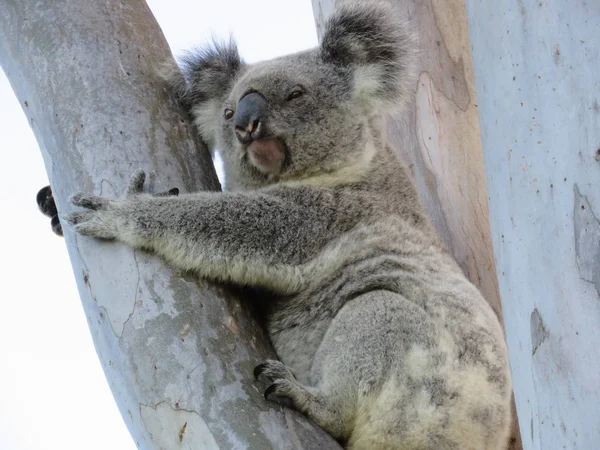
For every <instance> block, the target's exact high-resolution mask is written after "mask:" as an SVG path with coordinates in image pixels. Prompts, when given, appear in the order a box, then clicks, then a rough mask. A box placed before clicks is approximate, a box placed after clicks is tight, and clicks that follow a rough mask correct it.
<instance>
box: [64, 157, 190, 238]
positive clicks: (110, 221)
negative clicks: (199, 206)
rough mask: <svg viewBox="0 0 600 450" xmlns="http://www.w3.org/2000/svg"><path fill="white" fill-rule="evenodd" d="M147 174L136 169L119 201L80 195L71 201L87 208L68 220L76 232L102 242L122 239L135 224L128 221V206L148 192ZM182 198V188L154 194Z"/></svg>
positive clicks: (68, 217) (69, 216)
mask: <svg viewBox="0 0 600 450" xmlns="http://www.w3.org/2000/svg"><path fill="white" fill-rule="evenodd" d="M145 180H146V174H145V172H144V171H143V170H140V169H138V170H136V171H135V172H134V173H133V175H132V176H131V180H130V182H129V185H128V186H127V191H126V193H125V195H124V196H123V197H122V198H121V199H119V200H109V199H105V198H102V197H99V196H97V195H92V194H85V193H79V194H77V195H75V196H73V197H72V198H71V203H73V204H74V205H75V206H80V207H82V208H86V211H78V212H75V213H72V214H69V215H68V216H66V217H65V220H66V221H67V222H69V223H71V224H72V225H73V228H74V229H75V231H76V232H77V233H79V234H82V235H84V236H91V237H95V238H98V239H105V240H112V239H118V238H119V236H120V235H122V233H124V232H126V227H127V226H128V225H131V223H130V219H129V218H128V216H127V214H128V210H129V209H128V208H127V205H128V204H129V205H131V203H129V200H131V198H132V197H135V196H137V195H139V194H142V193H143V192H144V182H145ZM174 195H179V189H177V188H173V189H170V190H168V191H166V192H160V193H157V194H154V196H156V197H166V196H174Z"/></svg>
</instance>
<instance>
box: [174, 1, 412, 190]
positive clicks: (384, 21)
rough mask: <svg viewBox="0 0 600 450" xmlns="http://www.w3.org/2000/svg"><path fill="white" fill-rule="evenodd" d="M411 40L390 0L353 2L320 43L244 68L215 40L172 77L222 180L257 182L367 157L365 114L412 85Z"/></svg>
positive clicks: (330, 169)
mask: <svg viewBox="0 0 600 450" xmlns="http://www.w3.org/2000/svg"><path fill="white" fill-rule="evenodd" d="M413 47H414V46H413V39H412V35H411V33H410V32H409V31H408V30H407V28H406V25H405V24H404V23H403V22H401V21H398V20H397V19H396V20H394V13H393V10H392V9H391V8H390V7H389V6H386V5H382V4H379V3H377V2H365V3H357V4H355V5H353V6H350V7H346V8H344V9H340V10H339V11H338V13H336V14H335V15H334V16H333V17H332V18H331V19H330V21H329V22H328V24H327V26H326V31H325V33H324V36H323V41H322V44H321V46H320V47H319V48H316V49H313V50H310V51H306V52H301V53H297V54H294V55H289V56H284V57H281V58H277V59H274V60H271V61H266V62H262V63H258V64H254V65H246V64H244V63H243V62H242V61H241V60H240V57H239V55H238V53H237V50H236V48H235V46H234V45H232V44H229V45H227V46H219V45H215V46H214V47H211V48H209V49H204V50H202V51H201V52H199V53H195V54H190V55H188V56H187V58H186V59H185V60H184V61H183V69H184V73H185V74H186V80H185V81H180V82H179V83H177V82H176V83H174V84H175V88H176V90H177V91H178V93H179V94H180V97H181V98H182V100H183V101H184V103H185V104H186V106H187V107H188V108H189V109H190V111H191V112H192V114H193V115H194V117H195V122H196V124H197V125H198V128H199V130H200V132H201V134H202V136H203V138H204V139H205V141H207V142H208V144H209V145H210V146H212V147H216V148H218V150H219V151H220V153H221V155H222V157H223V160H224V166H225V176H226V178H227V179H228V180H227V181H228V182H229V181H232V180H233V181H234V183H235V184H237V185H238V186H239V187H258V186H263V185H266V184H269V183H273V182H277V181H281V180H295V179H302V178H307V177H311V176H313V175H319V174H323V173H334V172H336V171H340V170H343V169H345V168H347V167H350V166H353V165H357V164H361V163H365V162H368V159H369V158H370V157H372V153H373V148H372V146H369V145H368V143H369V140H370V139H371V136H370V131H369V127H368V123H369V120H370V119H372V118H373V117H374V116H377V115H379V114H381V113H382V112H384V111H385V110H387V109H388V108H387V107H389V106H397V105H398V104H401V103H403V100H404V99H405V97H406V96H407V95H408V93H409V92H410V82H411V78H410V73H411V70H410V69H411V67H410V66H411V63H412V53H413ZM230 179H231V180H230Z"/></svg>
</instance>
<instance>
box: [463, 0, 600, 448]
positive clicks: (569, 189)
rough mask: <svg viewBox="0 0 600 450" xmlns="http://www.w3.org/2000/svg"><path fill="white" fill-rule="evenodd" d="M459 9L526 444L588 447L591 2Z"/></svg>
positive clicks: (597, 293)
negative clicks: (468, 46)
mask: <svg viewBox="0 0 600 450" xmlns="http://www.w3.org/2000/svg"><path fill="white" fill-rule="evenodd" d="M466 4H467V11H468V18H469V31H470V35H471V42H472V45H473V64H474V67H475V73H476V75H477V76H476V77H475V79H476V81H477V91H478V92H479V93H480V95H479V102H478V103H479V114H480V124H481V131H482V140H483V149H484V158H485V168H486V175H487V185H488V187H489V191H488V192H489V194H488V195H489V196H490V224H491V231H492V236H493V242H494V250H495V253H496V262H497V265H498V273H499V279H500V292H501V294H502V303H503V306H504V308H505V311H506V314H505V323H506V335H507V341H508V347H509V350H510V360H511V362H512V371H513V375H514V376H513V380H514V390H515V396H516V399H517V406H518V410H519V417H520V419H521V430H522V431H523V436H527V439H525V441H526V444H527V445H526V448H530V449H562V448H569V449H591V448H598V443H599V442H600V426H598V404H600V376H599V374H600V367H599V365H600V347H599V346H598V345H597V343H598V329H599V325H600V301H599V300H600V222H599V220H598V217H600V195H599V191H598V186H599V185H600V97H599V94H598V93H599V92H600V64H599V61H600V32H599V31H600V4H599V3H598V2H571V1H568V0H552V1H540V0H536V1H532V0H522V1H518V2H479V1H473V0H467V1H466Z"/></svg>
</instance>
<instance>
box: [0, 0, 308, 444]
mask: <svg viewBox="0 0 600 450" xmlns="http://www.w3.org/2000/svg"><path fill="white" fill-rule="evenodd" d="M148 4H149V5H150V7H151V8H152V11H153V12H154V14H155V16H156V18H157V20H158V22H159V24H160V26H161V27H162V29H163V32H164V33H165V35H166V37H167V40H168V41H169V44H170V45H171V49H172V50H173V52H174V54H178V53H179V52H180V51H181V50H182V49H186V48H190V47H193V46H196V45H201V44H202V43H204V42H206V41H208V40H209V39H210V38H211V37H212V36H214V37H217V38H225V39H226V38H228V37H229V35H230V34H232V35H233V36H234V37H235V39H236V40H237V42H238V45H239V49H240V53H241V54H242V56H243V57H244V59H245V60H246V61H248V62H254V61H258V60H264V59H269V58H272V57H275V56H279V55H282V54H286V53H291V52H294V51H298V50H302V49H306V48H310V47H313V46H315V45H316V44H317V36H316V31H315V27H314V22H313V14H312V5H311V1H310V0H253V1H249V0H227V1H207V0H149V1H148ZM0 136H1V137H2V153H3V155H4V156H3V157H2V163H1V164H0V205H3V206H2V212H1V213H0V249H1V251H2V254H3V255H4V257H2V258H1V259H0V261H1V267H0V282H1V286H2V295H1V297H0V450H82V449H85V450H121V449H123V450H134V449H135V448H136V446H135V444H134V443H133V440H132V439H131V437H130V436H129V433H128V431H127V429H126V427H125V424H124V422H123V420H122V419H121V416H120V414H119V411H118V410H117V407H116V405H115V402H114V400H113V398H112V394H111V392H110V390H109V388H108V384H107V383H106V380H105V378H104V373H103V372H102V369H101V367H100V363H99V361H98V359H97V357H96V352H95V350H94V346H93V343H92V340H91V336H90V333H89V330H88V327H87V322H86V319H85V316H84V314H83V309H82V307H81V304H80V302H79V297H78V294H77V289H76V286H75V280H74V278H73V275H72V272H71V265H70V263H69V259H68V256H67V251H66V247H65V245H64V242H63V240H62V239H60V238H58V237H56V236H54V235H53V234H52V232H51V230H50V220H49V219H48V218H46V217H45V216H43V215H42V214H40V212H39V211H38V210H37V206H36V203H35V195H36V193H37V191H38V190H39V189H40V188H41V187H43V186H45V185H46V184H48V178H47V175H46V172H45V169H44V166H43V161H42V158H41V154H40V152H39V150H38V147H37V144H36V141H35V139H34V137H33V133H32V132H31V129H30V128H29V124H28V122H27V119H26V117H25V115H24V113H23V112H22V110H21V106H20V105H19V103H18V101H17V99H16V97H15V96H14V94H13V92H12V89H11V87H10V85H9V83H8V81H7V79H6V78H5V77H4V74H3V73H2V72H1V71H0Z"/></svg>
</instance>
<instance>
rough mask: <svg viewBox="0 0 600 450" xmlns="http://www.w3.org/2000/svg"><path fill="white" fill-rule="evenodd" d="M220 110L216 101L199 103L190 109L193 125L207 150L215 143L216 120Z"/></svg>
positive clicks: (219, 115) (217, 124)
mask: <svg viewBox="0 0 600 450" xmlns="http://www.w3.org/2000/svg"><path fill="white" fill-rule="evenodd" d="M220 109H221V106H220V104H219V103H218V102H216V101H210V102H206V103H201V104H199V105H196V106H194V107H193V108H192V114H193V116H194V123H195V124H196V126H197V127H198V131H200V135H201V136H202V139H204V141H205V142H206V144H207V145H208V147H209V148H213V147H214V146H215V144H216V142H217V133H218V132H219V119H218V118H219V117H221V111H220Z"/></svg>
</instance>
